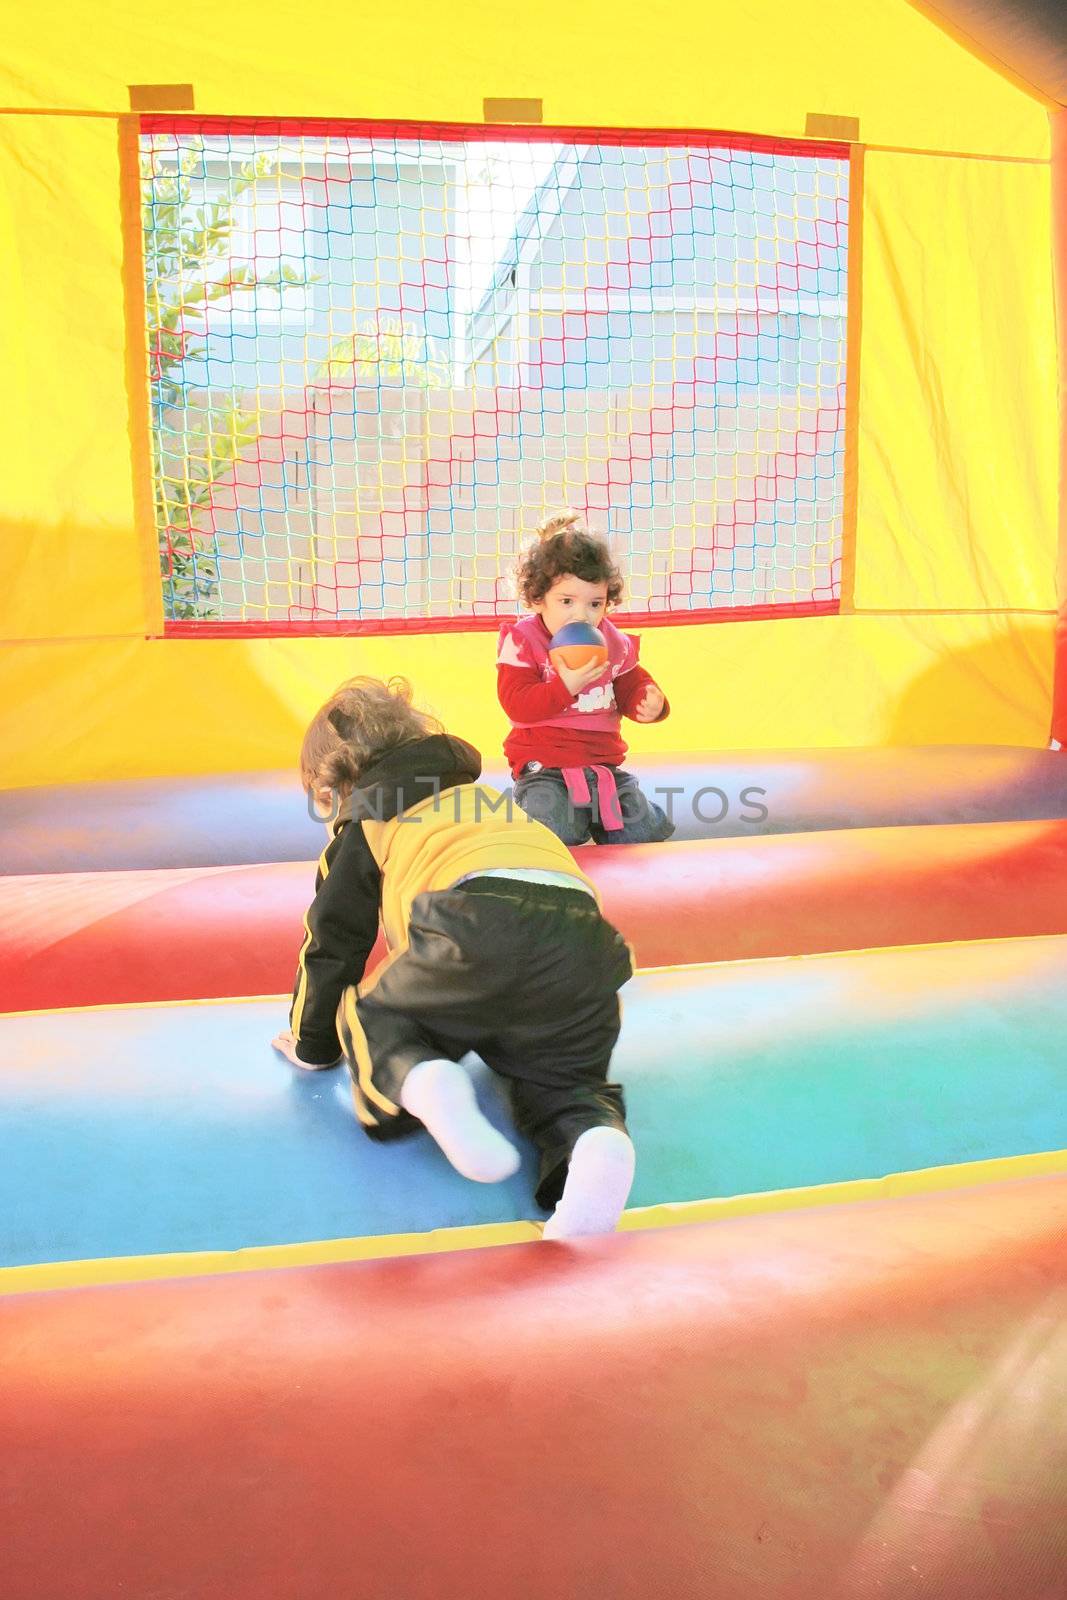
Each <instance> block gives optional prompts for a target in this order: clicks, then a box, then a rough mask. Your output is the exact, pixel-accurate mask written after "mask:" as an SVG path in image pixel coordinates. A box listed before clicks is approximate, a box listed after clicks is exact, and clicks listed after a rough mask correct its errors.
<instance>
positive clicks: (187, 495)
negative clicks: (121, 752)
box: [141, 145, 306, 621]
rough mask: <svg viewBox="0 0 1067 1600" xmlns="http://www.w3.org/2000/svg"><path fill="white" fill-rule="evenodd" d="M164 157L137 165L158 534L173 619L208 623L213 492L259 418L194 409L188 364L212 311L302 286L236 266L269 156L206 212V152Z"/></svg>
mask: <svg viewBox="0 0 1067 1600" xmlns="http://www.w3.org/2000/svg"><path fill="white" fill-rule="evenodd" d="M157 159H158V156H157ZM157 159H154V158H153V156H152V155H142V157H141V208H142V226H143V232H144V251H145V298H146V302H147V309H148V326H147V332H148V364H149V374H148V375H149V383H150V397H151V407H152V477H153V485H154V490H155V517H156V532H157V536H158V539H159V552H160V564H161V568H162V572H163V577H164V604H165V609H166V612H167V616H168V617H170V618H172V619H176V620H183V621H185V620H189V619H199V620H205V619H211V618H214V617H217V615H218V593H219V569H218V556H217V552H216V550H215V549H214V546H213V532H212V528H211V517H210V513H211V511H212V509H213V504H214V487H215V485H216V483H217V482H218V481H219V479H220V478H222V477H223V476H224V475H225V474H226V473H227V472H229V471H230V470H231V469H232V467H233V464H234V462H235V461H236V460H237V459H238V457H239V456H240V455H241V454H242V453H243V451H245V450H246V449H248V448H249V447H250V446H251V445H252V444H253V443H254V442H255V440H256V438H257V437H258V435H259V433H260V414H259V411H258V408H257V409H256V410H250V409H248V408H247V407H246V406H243V405H241V403H240V402H239V401H238V400H237V399H236V398H235V397H231V398H230V399H226V400H215V401H211V402H209V403H208V404H207V405H205V406H196V405H191V404H190V402H189V394H188V389H187V386H186V384H185V381H184V367H185V363H186V362H187V361H192V360H202V359H203V358H204V356H205V354H206V349H207V331H208V329H207V317H208V310H209V308H210V306H212V305H213V304H215V303H216V302H219V301H232V300H233V298H234V297H235V296H236V295H240V294H248V293H254V292H255V291H257V290H259V289H264V288H280V287H282V286H283V285H285V284H293V283H303V282H305V281H306V280H305V279H304V278H302V277H301V275H300V274H299V273H297V272H295V271H294V270H293V269H292V268H291V267H284V268H283V269H282V270H281V271H280V272H275V273H271V274H269V275H265V276H259V275H258V274H257V273H256V271H255V269H254V268H253V267H252V266H250V265H248V264H247V263H242V262H236V263H235V262H232V261H230V260H229V256H230V249H231V242H232V235H233V230H234V226H235V222H236V208H237V204H238V202H239V200H240V199H241V196H242V195H243V194H245V193H246V192H247V191H248V190H249V189H252V188H253V187H254V186H255V185H256V184H257V183H259V182H260V181H261V180H262V179H264V178H267V177H269V176H271V174H272V173H273V172H274V170H275V167H274V160H273V158H272V157H270V156H267V155H258V156H256V157H255V159H254V160H252V161H249V162H245V163H244V164H243V165H242V167H241V168H240V171H239V172H238V173H237V174H236V175H235V176H234V178H233V179H232V180H231V182H230V183H229V185H228V187H227V192H226V193H225V194H224V195H222V196H221V197H220V198H218V199H216V200H202V201H200V202H199V203H198V202H197V200H196V198H195V196H196V193H197V192H198V191H201V190H202V188H203V170H204V150H203V146H202V145H192V146H189V145H186V146H184V147H183V148H182V149H180V150H179V151H178V152H177V154H176V159H175V162H174V164H173V166H170V167H163V168H160V167H159V166H158V165H157ZM175 412H177V414H178V415H177V418H176V419H175V418H174V416H173V414H174V413H175ZM205 520H206V521H207V526H206V527H205V526H204V525H203V524H204V522H205Z"/></svg>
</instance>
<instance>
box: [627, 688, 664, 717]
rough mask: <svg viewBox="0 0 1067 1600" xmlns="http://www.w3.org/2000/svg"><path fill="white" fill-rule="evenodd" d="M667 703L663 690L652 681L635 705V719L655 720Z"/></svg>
mask: <svg viewBox="0 0 1067 1600" xmlns="http://www.w3.org/2000/svg"><path fill="white" fill-rule="evenodd" d="M666 703H667V702H666V700H665V699H664V696H663V690H662V689H657V688H656V685H655V684H654V683H650V684H649V685H648V687H647V688H646V689H645V692H644V694H643V695H642V696H641V698H640V700H639V701H638V702H637V704H636V706H635V707H634V710H633V719H634V721H635V722H655V720H656V718H657V717H658V716H659V714H660V712H661V711H662V710H663V707H664V706H665V705H666Z"/></svg>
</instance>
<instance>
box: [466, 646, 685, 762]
mask: <svg viewBox="0 0 1067 1600" xmlns="http://www.w3.org/2000/svg"><path fill="white" fill-rule="evenodd" d="M603 626H604V628H605V629H607V628H613V625H612V624H611V623H610V622H608V621H607V620H606V619H605V623H604V625H603ZM531 628H532V629H533V630H534V643H535V644H536V646H537V648H536V649H535V650H534V651H531V650H530V649H528V648H527V647H526V644H525V638H527V637H529V633H528V630H530V629H531ZM613 631H614V630H613ZM618 637H619V639H621V640H625V641H626V643H627V645H628V646H629V647H630V651H629V654H630V656H631V657H632V661H633V665H632V666H630V667H628V668H626V669H625V670H623V671H621V672H619V674H618V676H615V677H613V678H611V679H609V681H608V683H607V684H605V685H601V684H599V683H598V684H597V685H596V686H595V687H596V689H597V690H598V694H597V702H598V703H597V706H596V709H595V711H592V712H591V713H590V715H589V722H590V724H595V725H594V726H589V725H587V726H583V725H582V722H583V718H582V715H581V713H582V706H581V701H582V699H584V698H585V696H586V694H588V693H589V691H588V690H586V691H585V692H584V693H583V695H582V696H580V697H579V698H578V699H577V700H576V699H575V698H574V697H573V696H572V695H571V692H570V690H569V689H568V688H567V686H566V684H565V683H564V682H563V680H562V678H561V677H560V676H559V674H558V673H557V672H556V670H555V668H554V667H553V666H552V664H551V662H549V661H548V659H547V650H548V645H549V643H550V642H551V635H550V634H549V631H548V629H547V628H546V627H545V625H544V623H543V622H542V620H541V618H540V617H539V616H535V617H533V618H524V619H523V620H522V622H520V623H513V624H511V625H510V626H509V627H505V628H504V629H502V630H501V635H500V651H499V655H498V659H497V694H498V696H499V699H500V704H501V705H502V706H503V708H504V711H505V712H506V714H507V716H508V718H509V719H510V721H511V722H512V723H513V724H523V723H532V724H534V726H532V727H523V726H513V727H512V730H511V732H510V733H509V734H508V737H507V739H506V740H505V741H504V754H505V755H506V756H507V758H508V762H509V763H510V766H511V774H512V777H518V776H519V774H520V772H521V771H522V769H523V767H524V766H525V765H526V763H527V762H528V761H539V762H540V763H541V765H542V766H543V767H591V766H609V767H617V766H620V765H621V763H622V762H623V760H624V759H625V756H626V744H625V742H624V741H623V738H622V734H621V731H620V726H619V724H620V720H621V717H632V716H633V714H634V712H635V711H636V709H637V707H638V704H639V703H640V700H641V697H642V695H643V694H644V692H645V690H646V688H647V687H648V686H649V684H654V682H655V680H654V679H653V678H652V676H651V674H650V673H648V672H646V671H645V669H644V667H642V666H639V665H638V664H637V653H638V649H639V647H640V640H639V639H638V638H636V637H635V636H634V635H633V634H621V635H619V636H618ZM605 689H607V690H609V697H610V699H611V702H612V704H611V710H610V713H609V714H608V715H605V707H604V704H603V701H604V698H605V695H604V690H605ZM669 712H670V706H669V705H668V704H667V702H666V700H664V703H663V710H662V711H661V712H660V714H659V716H658V717H657V718H656V721H657V722H662V721H663V719H664V717H666V716H667V715H668V713H669ZM558 717H563V718H564V719H565V722H566V724H567V725H565V726H562V727H556V726H553V725H552V723H551V720H550V719H553V718H558ZM538 723H545V724H547V725H546V726H543V727H538V726H537V724H538Z"/></svg>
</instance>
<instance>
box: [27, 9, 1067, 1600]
mask: <svg viewBox="0 0 1067 1600" xmlns="http://www.w3.org/2000/svg"><path fill="white" fill-rule="evenodd" d="M9 11H11V15H10V16H9V20H8V25H7V28H6V30H5V32H6V48H5V51H4V56H5V60H4V63H3V64H2V66H0V76H2V78H3V81H4V89H3V105H2V110H0V197H2V207H3V209H2V217H3V227H4V244H5V247H4V250H3V251H2V252H0V282H2V286H3V292H2V294H0V306H2V310H0V326H2V336H0V368H2V371H3V375H4V386H5V391H6V393H7V396H8V403H7V406H6V408H5V417H6V422H5V426H4V446H5V466H4V470H3V473H2V475H0V508H2V512H3V521H4V533H3V541H2V546H0V563H2V584H0V594H2V601H0V618H2V628H3V634H2V637H3V641H4V648H3V651H2V653H0V703H2V706H3V711H2V718H3V740H2V749H3V761H2V781H3V789H2V791H0V907H2V913H3V914H2V916H0V947H2V952H3V962H2V970H3V984H2V992H0V999H2V1002H3V1011H4V1015H3V1016H2V1017H0V1040H2V1045H3V1048H2V1053H0V1371H2V1372H3V1374H4V1379H3V1388H4V1399H3V1406H2V1410H3V1416H4V1435H5V1450H4V1467H5V1471H4V1484H5V1487H4V1492H3V1498H2V1506H3V1509H2V1513H0V1518H2V1523H3V1548H4V1552H5V1553H4V1558H3V1560H4V1567H5V1571H6V1577H5V1580H4V1585H3V1587H4V1593H5V1596H6V1597H7V1600H31V1597H33V1600H40V1597H52V1596H54V1597H56V1600H59V1597H60V1596H61V1597H62V1600H105V1597H107V1600H112V1597H117V1596H120V1595H122V1596H130V1597H131V1600H163V1597H168V1600H179V1597H181V1600H246V1597H248V1600H251V1597H252V1596H256V1597H257V1600H259V1597H272V1600H312V1597H316V1600H317V1597H319V1596H321V1595H323V1594H324V1593H330V1594H332V1595H337V1596H344V1597H346V1600H348V1597H351V1600H459V1597H461V1596H462V1597H467V1596H469V1595H470V1594H472V1593H473V1592H474V1591H475V1590H477V1591H479V1592H484V1593H485V1594H487V1595H490V1596H495V1597H498V1600H592V1597H606V1600H624V1597H625V1600H628V1597H634V1600H637V1597H642V1600H644V1597H646V1596H647V1597H649V1600H683V1597H691V1596H707V1597H709V1600H748V1597H750V1596H755V1595H761V1596H767V1597H775V1600H806V1597H810V1600H874V1597H876V1596H893V1597H894V1600H910V1597H916V1600H918V1597H920V1596H935V1595H936V1596H939V1597H942V1600H949V1597H952V1600H956V1597H958V1600H1007V1597H1008V1596H1011V1597H1012V1600H1054V1597H1056V1596H1060V1597H1062V1596H1065V1595H1067V1531H1065V1530H1067V1455H1065V1452H1064V1435H1063V1419H1064V1415H1065V1408H1067V1334H1065V1331H1064V1330H1065V1327H1067V1317H1065V1312H1067V1252H1065V1249H1064V1245H1065V1241H1067V1150H1065V1149H1064V1146H1065V1145H1067V1136H1065V1131H1064V1130H1065V1110H1067V1094H1065V1065H1064V1063H1065V1052H1064V1038H1065V1034H1067V894H1065V892H1064V890H1065V882H1067V753H1065V752H1064V751H1062V750H1061V748H1060V747H1061V745H1064V746H1067V633H1065V632H1064V630H1063V628H1062V627H1059V628H1058V618H1059V619H1060V620H1061V621H1062V619H1063V618H1064V616H1067V612H1065V611H1064V610H1063V607H1064V601H1065V598H1067V584H1065V579H1064V574H1065V571H1067V569H1065V568H1064V567H1063V565H1062V562H1061V561H1060V559H1059V557H1060V556H1062V553H1063V551H1064V550H1067V511H1065V505H1067V500H1065V496H1064V482H1065V481H1067V473H1065V466H1067V453H1065V444H1064V441H1065V439H1067V428H1065V425H1064V421H1063V408H1062V403H1061V385H1062V381H1063V374H1064V372H1065V371H1067V333H1065V331H1064V330H1065V329H1067V110H1065V109H1064V107H1065V106H1067V24H1065V22H1064V14H1063V11H1062V9H1061V6H1060V5H1059V4H1057V3H1056V0H1047V3H1042V0H1012V3H1011V4H1010V5H1005V4H998V3H994V0H937V3H933V0H931V3H926V0H922V3H915V4H912V3H910V0H824V3H822V4H820V5H812V4H808V5H803V4H790V3H787V0H759V3H757V4H753V5H740V6H738V5H727V4H725V0H711V3H706V4H703V5H696V4H683V5H681V6H674V7H670V6H666V5H662V4H653V5H645V6H636V5H632V4H627V3H623V4H621V5H609V4H607V3H605V0H589V3H588V4H587V5H585V6H584V7H581V8H575V7H573V6H565V5H562V4H559V3H558V0H543V3H541V4H535V5H531V6H527V7H519V8H513V9H511V10H508V11H504V10H502V9H500V8H498V7H491V6H487V5H485V4H484V3H479V0H455V3H453V4H451V5H448V6H433V5H429V4H424V3H422V0H414V3H413V4H410V5H408V6H401V7H400V8H399V9H398V8H395V7H394V8H390V7H385V6H374V5H371V4H369V3H367V0H360V3H358V4H354V5H347V6H344V5H329V4H324V3H322V0H307V3H306V4H305V5H304V6H302V7H299V8H294V7H287V6H284V5H281V4H278V3H277V0H261V3H260V4H256V5H253V4H250V3H248V0H230V4H228V5H225V6H219V5H216V4H210V3H208V0H189V3H188V4H186V5H185V6H184V7H182V8H180V9H179V10H177V11H174V12H172V13H162V12H156V11H152V10H151V8H150V7H147V6H143V5H134V4H131V3H129V0H103V3H102V4H101V5H100V6H98V7H96V8H91V7H88V6H79V5H77V4H74V5H66V6H63V5H60V4H58V3H57V0H40V3H39V4H38V5H37V7H36V8H33V10H32V11H31V10H23V11H22V12H21V13H20V14H19V15H18V16H15V14H14V8H11V7H9ZM566 506H573V507H576V508H578V509H579V510H580V511H581V512H582V513H583V515H584V516H585V518H586V519H587V521H588V522H589V524H590V526H591V527H593V528H594V529H596V530H597V531H599V532H600V533H602V534H603V535H604V536H605V537H606V538H607V539H608V541H609V542H610V545H611V548H612V551H613V552H614V554H615V556H616V558H617V560H618V562H619V565H620V567H621V569H622V572H623V575H624V579H625V594H624V597H623V599H622V601H621V603H620V605H619V607H618V608H617V610H616V611H615V613H614V620H615V621H616V622H617V623H618V624H619V626H620V627H621V628H622V629H623V630H624V631H626V632H628V633H631V634H633V635H635V636H637V637H639V639H640V647H641V660H642V663H643V664H645V665H646V666H647V667H648V669H649V670H650V671H651V672H652V673H653V674H654V676H655V678H656V681H657V682H658V683H659V684H661V685H662V686H663V688H664V689H665V691H666V693H667V694H668V696H669V699H670V706H671V714H670V717H669V720H667V721H664V722H658V723H648V724H641V723H627V724H626V728H627V738H628V740H629V744H630V755H629V757H628V764H629V765H630V766H632V768H633V770H634V771H635V772H636V773H637V774H638V776H639V777H640V780H641V783H642V786H643V788H644V789H645V791H646V793H648V794H650V795H652V796H653V797H656V798H658V800H659V803H660V804H661V805H664V806H669V808H670V810H671V814H672V816H673V820H674V822H675V833H674V836H673V838H671V839H670V840H669V841H667V842H664V843H660V844H652V845H634V844H623V845H619V846H617V847H612V848H608V847H604V846H596V845H587V846H581V847H578V849H577V852H576V854H577V859H578V862H579V865H580V867H581V869H582V871H583V872H584V873H586V874H587V875H588V876H589V878H590V879H591V880H592V881H593V883H594V884H595V885H596V887H597V890H598V892H599V894H600V895H601V897H602V901H603V905H604V909H605V913H606V915H607V916H608V917H609V918H610V919H611V921H612V922H613V923H615V925H616V926H617V927H618V928H619V929H620V930H621V931H622V932H623V934H624V935H625V937H626V939H627V940H628V941H629V943H630V944H631V946H632V949H633V952H634V956H635V962H636V967H637V972H636V976H635V977H634V979H633V980H632V982H631V983H630V984H628V985H627V987H626V989H625V991H624V996H623V998H624V1007H625V1012H624V1025H623V1032H622V1037H621V1041H620V1044H619V1047H618V1050H617V1052H616V1058H615V1060H616V1066H617V1073H618V1076H619V1078H620V1079H621V1081H622V1082H623V1083H624V1084H625V1085H626V1091H627V1098H628V1106H629V1121H630V1126H631V1131H632V1133H633V1138H634V1143H635V1145H636V1149H637V1174H636V1180H635V1184H634V1188H633V1191H632V1194H631V1196H630V1201H629V1205H628V1208H627V1210H626V1212H625V1213H624V1215H623V1217H622V1221H621V1224H620V1227H619V1230H618V1231H617V1232H616V1233H614V1234H610V1235H607V1236H602V1237H594V1238H587V1239H582V1240H579V1241H575V1242H572V1243H553V1242H546V1241H545V1240H544V1239H543V1238H542V1237H541V1230H542V1226H543V1223H544V1214H543V1212H541V1211H540V1210H539V1209H538V1208H537V1207H536V1205H535V1204H534V1203H533V1201H532V1200H531V1198H530V1196H531V1193H532V1186H531V1182H530V1174H531V1167H532V1163H533V1154H532V1152H531V1151H524V1158H523V1168H522V1170H521V1171H520V1172H519V1173H518V1174H516V1175H515V1177H514V1178H509V1179H508V1180H506V1181H504V1182H501V1183H498V1184H481V1185H476V1184H473V1183H469V1182H467V1181H465V1180H464V1179H463V1178H462V1177H460V1176H459V1175H458V1174H457V1173H456V1172H455V1171H454V1170H453V1169H452V1168H451V1167H449V1165H448V1164H447V1162H445V1160H444V1159H443V1157H442V1156H441V1154H440V1152H439V1151H438V1150H437V1149H436V1148H435V1147H434V1146H433V1145H432V1144H431V1142H430V1141H429V1140H428V1139H427V1138H426V1137H425V1136H424V1135H420V1136H417V1137H414V1138H412V1139H409V1140H406V1141H404V1142H402V1143H397V1144H395V1145H382V1144H375V1143H373V1142H371V1141H369V1140H366V1139H364V1138H363V1137H362V1136H361V1134H360V1132H359V1128H358V1124H357V1123H356V1121H355V1119H354V1117H353V1109H352V1101H351V1097H350V1095H349V1091H348V1084H347V1081H346V1079H345V1074H344V1072H343V1071H337V1072H323V1073H315V1074H302V1073H299V1072H296V1071H293V1070H292V1069H291V1068H290V1067H289V1066H288V1065H287V1064H286V1063H285V1062H284V1061H282V1060H280V1058H279V1057H278V1056H277V1055H276V1054H274V1053H273V1052H272V1050H271V1048H270V1041H271V1037H272V1035H273V1034H275V1033H277V1032H278V1030H279V1029H280V1028H283V1027H284V1026H285V1019H286V1012H287V1008H288V1004H289V995H290V993H291V991H292V984H293V973H294V969H295V965H296V959H297V952H298V949H299V947H300V942H301V939H302V937H303V932H302V918H303V916H304V913H305V911H306V908H307V905H308V901H309V899H310V897H311V894H312V892H313V889H314V882H315V862H316V859H317V858H318V856H319V853H320V851H321V850H322V845H323V835H322V827H321V824H320V823H319V822H318V821H316V820H315V819H314V817H312V816H310V815H309V814H308V810H307V808H306V805H305V799H304V795H303V793H302V789H301V781H300V772H299V765H298V758H299V751H300V741H301V737H302V734H303V731H304V728H305V727H306V725H307V723H308V721H309V718H310V717H311V716H312V714H313V713H314V712H315V710H316V708H317V707H318V706H319V705H320V704H321V703H322V702H323V700H324V699H325V698H326V697H327V696H328V695H329V694H330V693H331V692H332V691H333V689H334V688H335V686H336V685H337V684H338V683H340V682H341V681H342V680H345V679H347V678H350V677H352V676H353V675H356V674H368V675H371V676H374V677H380V678H386V679H388V678H390V677H391V676H393V675H394V674H400V675H403V676H405V677H406V678H408V679H409V680H410V682H411V684H412V685H413V687H414V692H415V696H416V700H417V703H418V704H419V705H420V706H423V707H425V708H426V709H427V710H428V711H430V712H431V713H432V714H433V715H435V716H436V717H438V718H439V719H440V720H441V721H442V722H443V724H444V725H445V726H446V727H447V728H448V729H449V730H450V731H451V732H453V733H455V734H457V735H460V736H462V737H463V738H464V739H466V740H468V741H469V742H470V743H472V744H474V745H476V746H477V747H478V749H479V750H480V751H481V753H482V756H483V759H484V763H485V770H486V776H487V780H488V781H489V782H490V783H492V784H494V785H495V786H496V787H497V788H499V789H500V790H501V791H506V790H507V788H508V787H509V785H510V783H511V777H510V775H509V773H508V771H507V768H506V764H505V763H504V760H503V757H502V753H501V752H502V744H503V740H504V737H505V735H506V733H507V731H508V723H507V720H506V719H505V717H504V715H503V712H502V710H501V707H500V705H499V703H498V700H497V694H496V668H495V660H496V640H497V635H498V633H499V632H500V629H501V627H502V626H503V625H505V624H506V623H508V622H509V621H514V619H515V617H516V615H517V609H518V605H519V602H518V599H517V595H516V589H515V582H514V577H515V570H516V563H517V560H518V559H519V557H520V555H521V553H522V551H523V550H524V549H525V548H526V546H527V545H528V543H529V541H530V539H531V538H532V537H533V532H534V529H535V527H536V525H537V523H538V522H539V521H540V519H541V518H542V517H544V516H545V515H546V513H550V512H552V511H553V510H557V509H559V508H561V507H566ZM1058 571H1059V584H1058V580H1057V573H1058ZM380 955H381V952H380V951H378V952H377V953H376V954H375V955H374V956H373V957H372V960H374V961H377V960H378V959H380ZM468 1065H469V1068H470V1071H471V1073H472V1074H473V1078H474V1082H475V1087H476V1091H477V1094H478V1097H479V1100H480V1103H481V1104H482V1106H483V1109H484V1110H485V1112H486V1114H487V1115H488V1116H489V1118H490V1119H491V1120H493V1121H494V1122H496V1123H497V1124H498V1125H499V1126H501V1127H504V1126H506V1118H507V1112H506V1109H505V1105H504V1101H503V1099H502V1098H501V1093H500V1084H499V1080H498V1079H497V1078H496V1077H495V1075H494V1074H493V1073H492V1072H490V1071H489V1070H488V1068H487V1067H486V1066H485V1065H484V1063H480V1062H479V1061H477V1060H473V1059H472V1060H471V1061H470V1062H469V1063H468Z"/></svg>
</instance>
